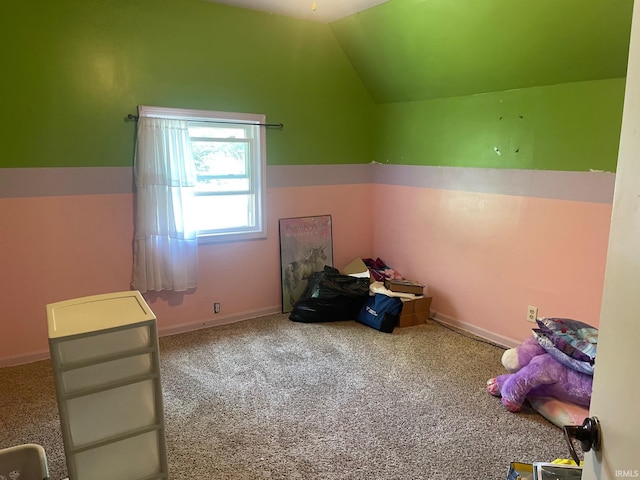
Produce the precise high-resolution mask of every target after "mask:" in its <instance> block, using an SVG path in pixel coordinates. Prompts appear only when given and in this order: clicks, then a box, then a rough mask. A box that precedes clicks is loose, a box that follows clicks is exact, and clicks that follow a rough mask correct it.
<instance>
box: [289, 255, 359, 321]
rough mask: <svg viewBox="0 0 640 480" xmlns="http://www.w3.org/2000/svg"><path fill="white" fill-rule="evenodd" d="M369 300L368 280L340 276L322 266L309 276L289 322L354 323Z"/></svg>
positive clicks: (336, 271)
mask: <svg viewBox="0 0 640 480" xmlns="http://www.w3.org/2000/svg"><path fill="white" fill-rule="evenodd" d="M368 297H369V279H368V278H358V277H352V276H350V275H342V274H340V272H339V271H338V270H337V269H335V268H333V267H329V266H325V267H324V270H323V271H321V272H315V273H313V274H311V276H310V277H309V279H308V281H307V287H306V288H305V290H304V292H303V293H302V296H301V297H300V300H298V301H297V302H296V303H295V304H294V305H293V309H292V310H291V314H290V315H289V319H290V320H292V321H294V322H302V323H315V322H335V321H340V320H355V319H356V317H357V316H358V312H359V311H360V309H361V308H362V306H363V305H364V303H365V302H366V301H367V298H368Z"/></svg>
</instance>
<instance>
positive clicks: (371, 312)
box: [357, 293, 402, 333]
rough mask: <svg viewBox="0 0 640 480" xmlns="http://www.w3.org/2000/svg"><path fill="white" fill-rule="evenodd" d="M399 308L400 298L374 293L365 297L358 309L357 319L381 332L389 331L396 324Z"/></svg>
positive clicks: (400, 305) (391, 330)
mask: <svg viewBox="0 0 640 480" xmlns="http://www.w3.org/2000/svg"><path fill="white" fill-rule="evenodd" d="M401 310H402V300H400V299H399V298H397V297H389V296H388V295H383V294H381V293H376V294H375V295H373V296H372V297H369V298H368V299H367V301H366V303H365V304H364V306H363V307H362V308H361V309H360V313H359V314H358V318H357V320H358V322H360V323H363V324H365V325H368V326H370V327H371V328H375V329H376V330H380V331H381V332H384V333H391V332H393V329H394V328H395V327H396V325H398V315H399V314H400V311H401Z"/></svg>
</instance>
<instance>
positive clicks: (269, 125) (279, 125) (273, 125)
mask: <svg viewBox="0 0 640 480" xmlns="http://www.w3.org/2000/svg"><path fill="white" fill-rule="evenodd" d="M127 118H128V119H129V120H135V121H136V122H137V121H138V118H140V117H139V116H138V115H134V114H133V113H130V114H129V115H127ZM151 118H154V117H151ZM155 118H160V117H155ZM193 121H197V122H205V123H222V124H227V125H258V126H259V127H267V128H279V129H280V130H282V129H283V128H284V124H282V123H250V122H222V121H219V120H206V119H204V120H193Z"/></svg>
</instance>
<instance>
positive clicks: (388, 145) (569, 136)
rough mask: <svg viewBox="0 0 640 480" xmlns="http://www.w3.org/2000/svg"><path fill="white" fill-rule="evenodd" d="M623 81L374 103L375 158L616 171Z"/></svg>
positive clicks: (416, 162)
mask: <svg viewBox="0 0 640 480" xmlns="http://www.w3.org/2000/svg"><path fill="white" fill-rule="evenodd" d="M624 84H625V81H624V79H622V78H620V79H611V80H598V81H591V82H580V83H567V84H562V85H554V86H549V87H535V88H526V89H520V90H510V91H506V92H499V93H487V94H480V95H471V96H465V97H452V98H442V99H434V100H423V101H418V102H401V103H389V104H383V105H379V106H378V107H377V113H376V131H377V135H376V136H375V138H376V145H375V153H374V157H375V160H376V161H378V162H380V163H390V164H409V165H436V166H458V167H486V168H521V169H541V170H568V171H573V170H575V171H589V170H604V171H615V169H616V163H617V154H618V142H619V138H620V127H621V124H622V105H623V99H624Z"/></svg>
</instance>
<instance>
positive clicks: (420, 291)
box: [384, 278, 424, 295]
mask: <svg viewBox="0 0 640 480" xmlns="http://www.w3.org/2000/svg"><path fill="white" fill-rule="evenodd" d="M384 288H386V289H387V290H391V291H392V292H403V293H412V294H414V295H424V285H422V284H421V283H419V282H416V281H413V280H396V279H392V278H387V279H385V281H384Z"/></svg>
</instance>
